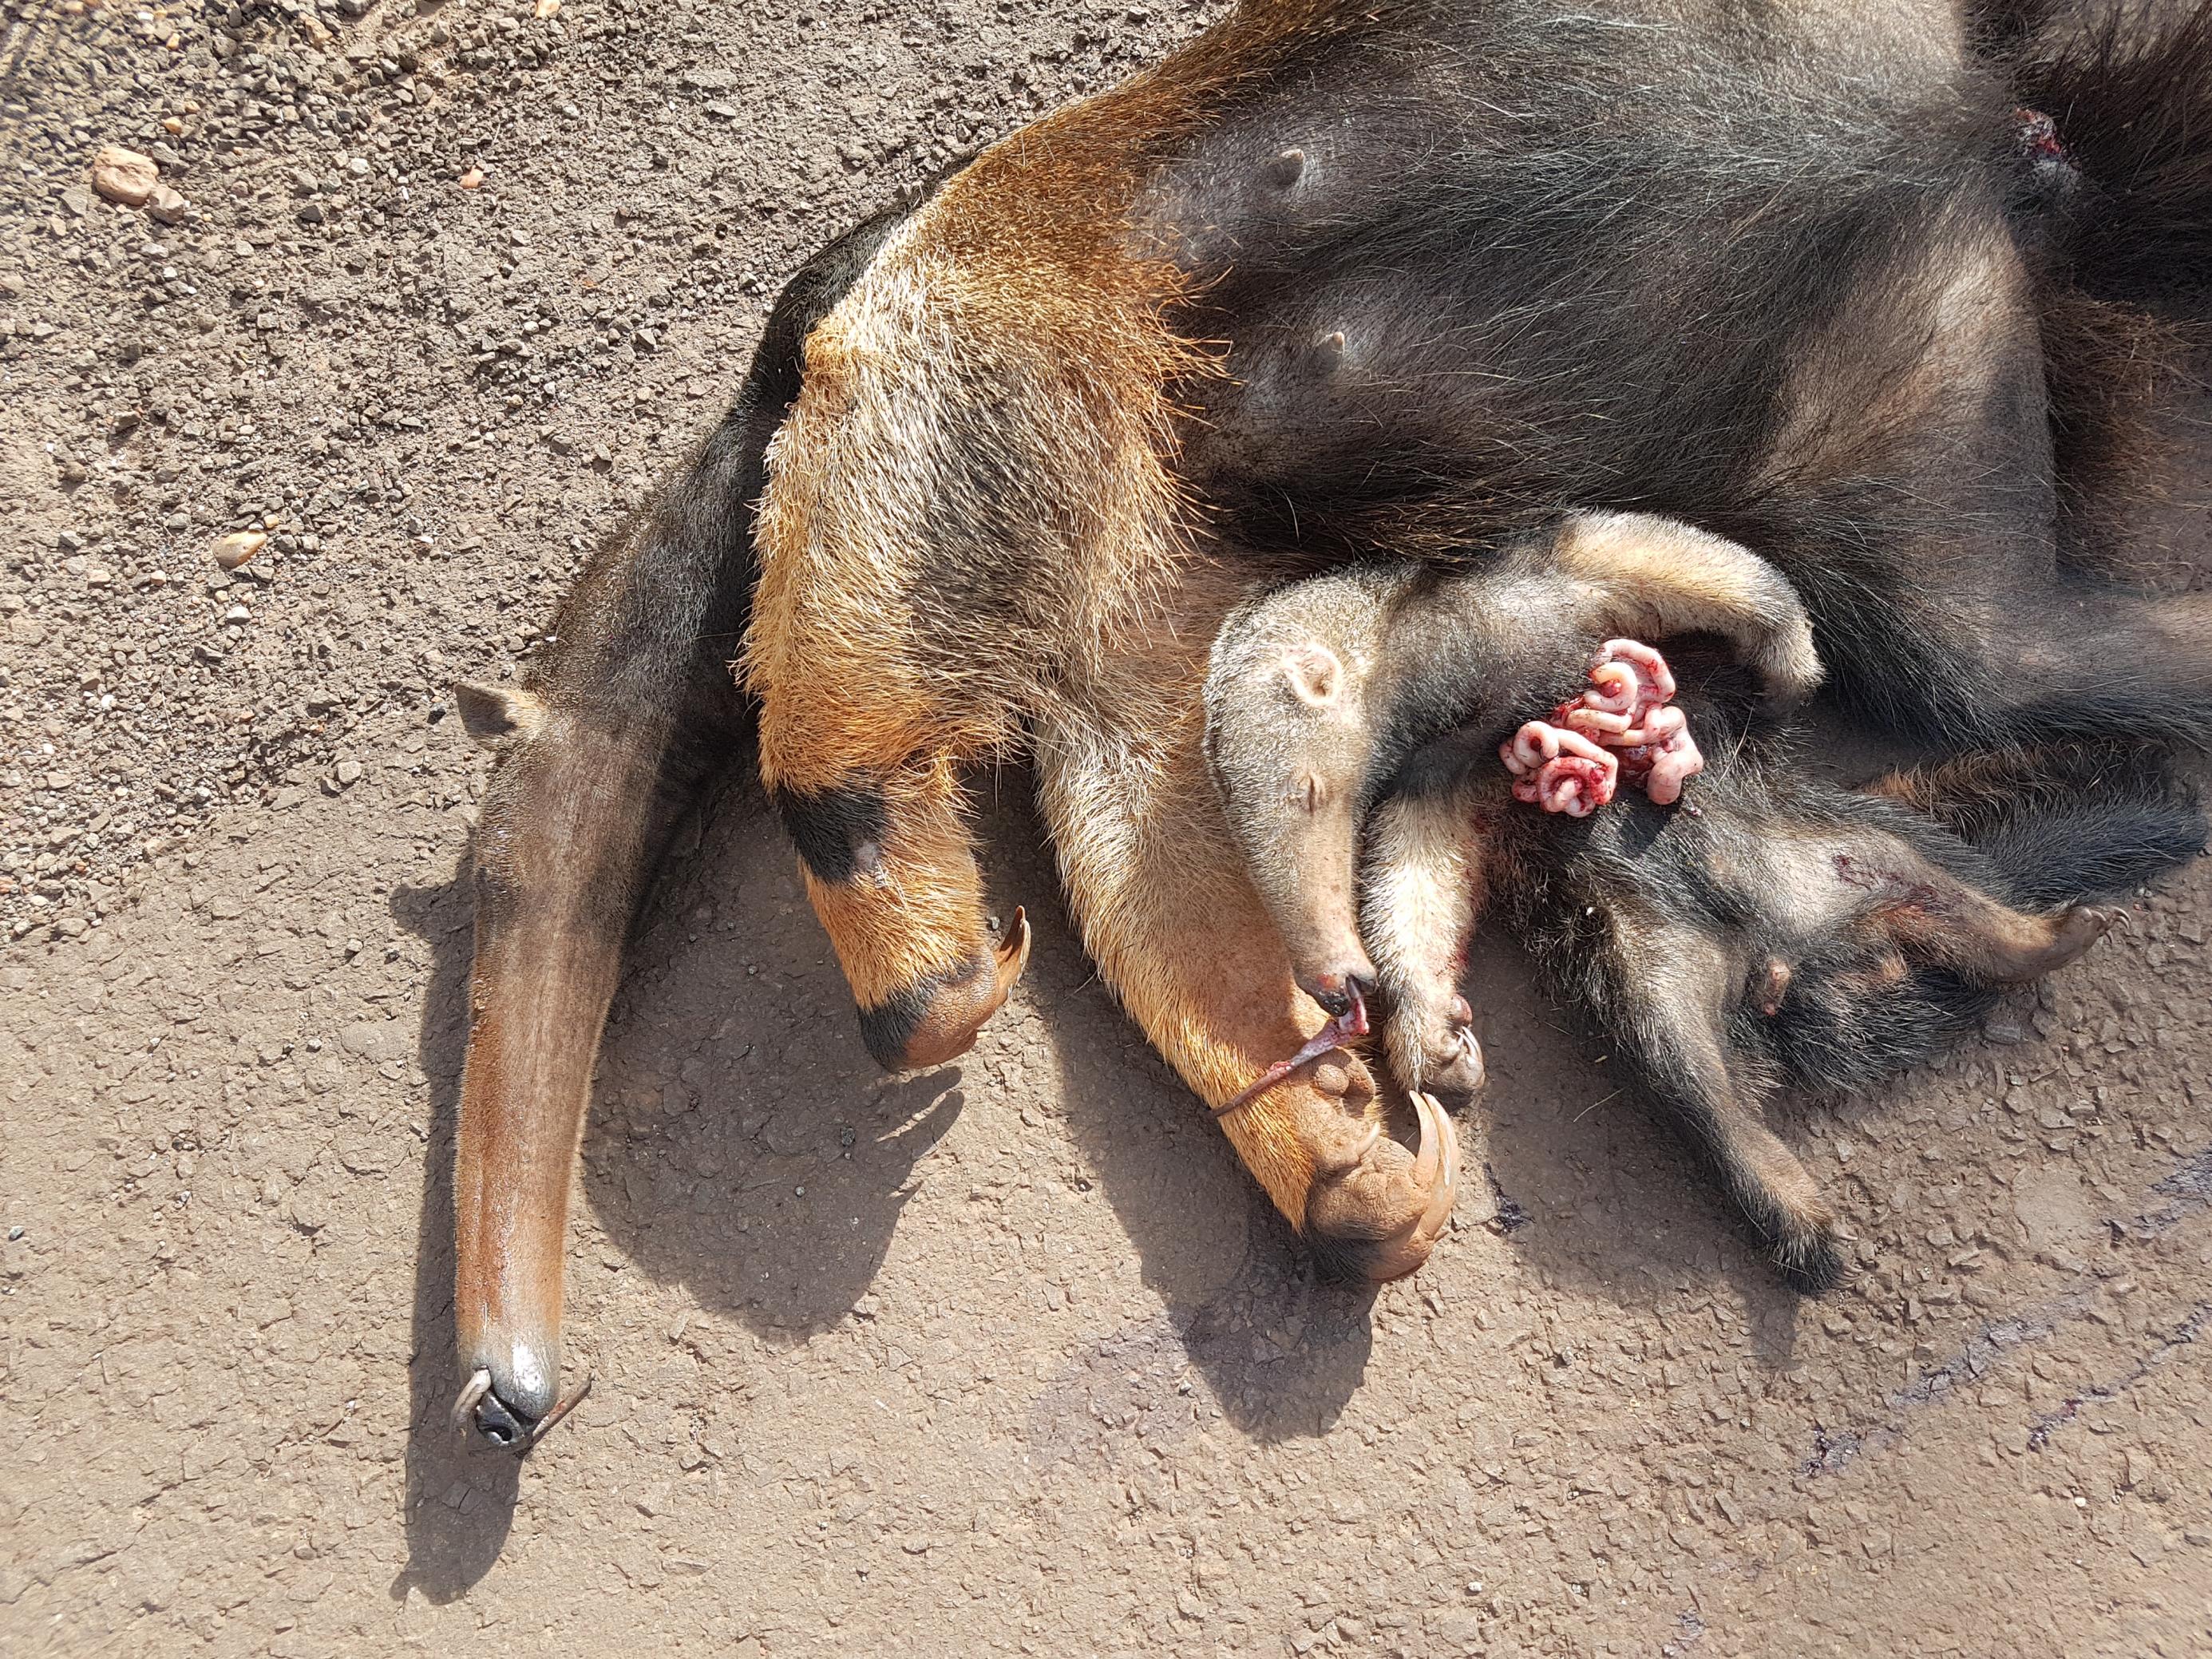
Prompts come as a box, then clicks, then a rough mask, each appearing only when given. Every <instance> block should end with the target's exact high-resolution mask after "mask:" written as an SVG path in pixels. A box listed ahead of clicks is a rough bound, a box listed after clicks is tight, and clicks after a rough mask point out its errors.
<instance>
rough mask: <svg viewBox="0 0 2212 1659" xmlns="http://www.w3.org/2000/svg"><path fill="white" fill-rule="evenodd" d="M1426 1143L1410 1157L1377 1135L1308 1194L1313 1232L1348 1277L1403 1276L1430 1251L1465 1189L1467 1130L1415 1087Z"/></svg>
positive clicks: (1311, 1237)
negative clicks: (1461, 1132)
mask: <svg viewBox="0 0 2212 1659" xmlns="http://www.w3.org/2000/svg"><path fill="white" fill-rule="evenodd" d="M1412 1099H1413V1112H1414V1115H1415V1116H1416V1117H1417V1118H1419V1121H1420V1126H1421V1139H1420V1144H1419V1146H1418V1147H1417V1148H1416V1149H1415V1151H1414V1152H1413V1155H1412V1156H1411V1157H1410V1158H1408V1157H1407V1152H1406V1149H1405V1148H1404V1147H1402V1146H1399V1145H1398V1143H1397V1142H1396V1141H1395V1140H1389V1139H1383V1137H1381V1136H1379V1135H1377V1136H1372V1137H1370V1138H1368V1139H1364V1140H1363V1141H1362V1142H1361V1143H1359V1146H1358V1156H1357V1157H1356V1158H1352V1159H1350V1160H1348V1161H1347V1162H1346V1163H1344V1164H1340V1165H1338V1166H1337V1167H1336V1168H1335V1169H1334V1170H1323V1171H1321V1172H1320V1173H1319V1174H1318V1176H1317V1178H1316V1181H1315V1182H1314V1188H1313V1192H1312V1194H1311V1196H1310V1197H1309V1199H1308V1200H1307V1204H1306V1225H1305V1229H1304V1231H1305V1236H1306V1237H1307V1239H1308V1241H1309V1242H1310V1243H1311V1244H1312V1245H1313V1247H1314V1249H1315V1252H1316V1255H1320V1256H1321V1257H1322V1260H1323V1261H1325V1262H1326V1263H1327V1264H1328V1266H1329V1267H1331V1268H1332V1269H1333V1270H1334V1271H1336V1272H1338V1273H1342V1274H1344V1275H1345V1276H1346V1277H1357V1278H1364V1279H1373V1280H1376V1281H1377V1282H1378V1283H1379V1282H1382V1281H1384V1280H1388V1279H1402V1278H1404V1277H1405V1276H1406V1275H1407V1273H1412V1272H1413V1270H1414V1269H1415V1268H1417V1267H1419V1266H1420V1265H1421V1264H1422V1263H1423V1262H1425V1261H1427V1260H1428V1259H1429V1252H1430V1251H1431V1250H1433V1249H1435V1248H1436V1243H1437V1239H1439V1238H1440V1237H1443V1231H1444V1227H1445V1225H1446V1223H1447V1222H1448V1221H1449V1219H1450V1218H1451V1212H1452V1205H1453V1203H1454V1202H1455V1200H1457V1199H1458V1197H1459V1137H1458V1135H1457V1133H1455V1131H1454V1130H1453V1128H1452V1122H1451V1119H1450V1117H1449V1115H1447V1114H1446V1113H1445V1111H1444V1109H1443V1107H1442V1106H1440V1105H1438V1104H1437V1101H1436V1099H1435V1097H1432V1096H1431V1095H1428V1094H1426V1093H1423V1092H1420V1091H1415V1092H1414V1094H1413V1097H1412Z"/></svg>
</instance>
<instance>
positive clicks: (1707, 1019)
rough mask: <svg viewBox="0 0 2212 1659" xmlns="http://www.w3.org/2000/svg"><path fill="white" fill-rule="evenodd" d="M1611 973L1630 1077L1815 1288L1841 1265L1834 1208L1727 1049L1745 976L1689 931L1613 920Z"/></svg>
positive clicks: (1796, 1282)
mask: <svg viewBox="0 0 2212 1659" xmlns="http://www.w3.org/2000/svg"><path fill="white" fill-rule="evenodd" d="M1607 948H1608V949H1610V951H1612V952H1613V957H1614V960H1613V962H1612V963H1610V964H1609V966H1610V968H1611V970H1612V971H1611V972H1610V973H1609V974H1608V975H1607V977H1608V978H1610V979H1611V980H1612V981H1613V982H1614V984H1615V985H1616V986H1617V987H1619V989H1620V997H1621V1001H1622V1005H1623V1006H1621V1007H1620V1009H1619V1010H1617V1011H1614V1014H1613V1018H1612V1020H1611V1021H1610V1022H1609V1023H1610V1024H1611V1025H1612V1026H1613V1030H1614V1032H1615V1035H1616V1036H1617V1037H1618V1039H1619V1040H1620V1044H1621V1048H1622V1050H1623V1051H1624V1052H1625V1055H1626V1059H1627V1060H1629V1062H1630V1063H1631V1064H1632V1066H1634V1067H1635V1069H1636V1070H1637V1072H1638V1080H1639V1081H1640V1082H1641V1083H1642V1084H1643V1085H1644V1088H1645V1089H1646V1090H1647V1091H1649V1092H1650V1094H1651V1096H1652V1097H1654V1098H1655V1099H1656V1101H1657V1102H1658V1103H1660V1104H1661V1105H1662V1106H1664V1107H1665V1108H1667V1109H1668V1110H1669V1111H1671V1112H1673V1113H1674V1115H1676V1116H1677V1117H1679V1118H1680V1120H1681V1121H1682V1122H1683V1124H1684V1125H1685V1126H1686V1127H1687V1128H1688V1129H1689V1131H1690V1133H1691V1135H1692V1138H1693V1139H1695V1140H1696V1142H1697V1143H1698V1146H1699V1149H1700V1150H1701V1151H1702V1152H1704V1153H1705V1156H1706V1158H1708V1159H1709V1160H1710V1162H1711V1164H1712V1166H1713V1167H1714V1169H1715V1170H1717V1171H1718V1173H1719V1175H1720V1176H1721V1179H1722V1181H1723V1182H1724V1183H1725V1184H1726V1185H1727V1187H1728V1189H1729V1196H1730V1197H1731V1198H1733V1199H1734V1200H1735V1204H1736V1207H1737V1208H1738V1209H1739V1210H1740V1211H1741V1212H1742V1214H1743V1217H1744V1218H1745V1220H1746V1221H1747V1222H1748V1223H1750V1225H1751V1227H1752V1230H1753V1231H1754V1232H1756V1233H1757V1234H1758V1235H1759V1238H1760V1239H1761V1241H1762V1242H1764V1243H1765V1245H1766V1247H1767V1249H1768V1250H1769V1251H1770V1252H1771V1254H1772V1255H1773V1258H1774V1263H1775V1266H1776V1267H1778V1268H1779V1269H1780V1271H1781V1273H1782V1276H1783V1277H1784V1279H1787V1280H1788V1281H1789V1282H1790V1285H1792V1286H1793V1287H1794V1288H1796V1289H1797V1290H1799V1291H1805V1292H1807V1293H1808V1294H1815V1295H1817V1294H1818V1293H1819V1292H1820V1291H1826V1290H1828V1289H1830V1288H1832V1286H1833V1285H1836V1284H1838V1282H1840V1281H1841V1279H1843V1277H1844V1272H1845V1261H1844V1245H1843V1238H1842V1235H1841V1234H1840V1232H1839V1231H1838V1228H1837V1225H1836V1218H1835V1212H1833V1211H1832V1209H1830V1208H1829V1206H1828V1201H1827V1200H1826V1198H1825V1197H1823V1196H1822V1195H1821V1193H1820V1188H1819V1187H1817V1186H1816V1185H1815V1184H1814V1181H1813V1177H1812V1176H1811V1174H1810V1173H1808V1171H1807V1170H1806V1168H1805V1166H1804V1165H1803V1164H1802V1163H1800V1162H1799V1161H1798V1159H1797V1156H1796V1153H1794V1152H1791V1151H1790V1149H1789V1148H1788V1147H1787V1146H1784V1145H1783V1144H1782V1142H1781V1141H1780V1140H1779V1139H1777V1138H1776V1136H1775V1134H1774V1132H1773V1131H1772V1130H1771V1129H1770V1128H1768V1127H1766V1121H1765V1115H1764V1113H1763V1112H1762V1110H1761V1105H1762V1101H1761V1096H1762V1095H1763V1093H1764V1092H1765V1090H1764V1086H1763V1081H1762V1079H1760V1078H1759V1075H1758V1073H1757V1072H1756V1071H1755V1070H1754V1069H1753V1068H1752V1067H1750V1066H1747V1065H1746V1063H1745V1062H1744V1060H1743V1058H1742V1057H1741V1056H1740V1055H1736V1054H1732V1053H1731V1052H1730V1049H1729V1042H1728V1036H1727V1014H1728V1012H1729V1009H1730V1008H1731V1007H1732V1006H1733V1005H1734V1003H1735V1000H1736V999H1737V998H1739V997H1740V996H1741V994H1742V987H1743V980H1744V976H1743V975H1742V973H1741V971H1740V970H1739V969H1738V968H1737V966H1736V965H1735V963H1732V962H1731V961H1730V960H1729V957H1728V954H1727V952H1726V951H1723V950H1722V949H1721V948H1720V947H1719V946H1718V945H1717V944H1716V943H1715V942H1714V941H1712V940H1711V939H1707V938H1706V937H1705V935H1704V934H1703V933H1699V932H1697V931H1696V930H1694V929H1692V928H1688V927H1680V926H1675V925H1668V924H1658V923H1656V922H1655V923H1654V924H1652V925H1650V926H1648V927H1638V928H1637V929H1636V930H1635V936H1634V937H1633V938H1631V937H1629V936H1628V935H1627V933H1625V932H1624V931H1623V930H1621V929H1620V928H1619V927H1616V929H1615V931H1614V933H1613V942H1612V944H1611V945H1609V946H1608V947H1607Z"/></svg>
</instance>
